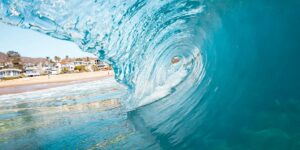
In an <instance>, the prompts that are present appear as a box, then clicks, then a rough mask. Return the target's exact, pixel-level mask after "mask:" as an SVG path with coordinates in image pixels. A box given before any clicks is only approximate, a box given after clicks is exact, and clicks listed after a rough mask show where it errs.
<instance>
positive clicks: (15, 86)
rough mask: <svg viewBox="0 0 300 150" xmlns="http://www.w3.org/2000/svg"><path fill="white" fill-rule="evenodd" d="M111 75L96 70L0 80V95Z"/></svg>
mask: <svg viewBox="0 0 300 150" xmlns="http://www.w3.org/2000/svg"><path fill="white" fill-rule="evenodd" d="M113 75H114V74H113V71H97V72H84V73H73V74H61V75H50V76H49V77H48V76H38V77H29V78H21V79H15V80H9V81H0V95H4V94H14V93H23V92H29V91H36V90H41V89H48V88H53V87H59V86H64V85H70V84H76V83H84V82H91V81H96V80H99V79H101V78H104V77H112V76H113Z"/></svg>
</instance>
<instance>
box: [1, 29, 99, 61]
mask: <svg viewBox="0 0 300 150" xmlns="http://www.w3.org/2000/svg"><path fill="white" fill-rule="evenodd" d="M9 50H14V51H17V52H19V53H20V54H21V55H22V56H29V57H47V56H49V57H54V56H59V57H62V58H64V57H65V56H66V55H68V56H69V57H87V56H89V57H95V56H94V55H92V54H90V53H87V52H82V51H81V50H80V49H79V48H78V46H76V45H75V44H74V43H72V42H67V41H63V40H58V39H55V38H52V37H50V36H47V35H44V34H42V33H38V32H36V31H33V30H27V29H22V28H19V27H14V26H9V25H6V24H3V23H0V52H7V51H9Z"/></svg>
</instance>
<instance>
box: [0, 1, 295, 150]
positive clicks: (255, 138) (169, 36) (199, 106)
mask: <svg viewBox="0 0 300 150" xmlns="http://www.w3.org/2000/svg"><path fill="white" fill-rule="evenodd" d="M299 7H300V1H297V0H288V1H284V2H283V1H277V0H274V1H268V0H252V1H244V0H165V1H162V0H151V1H147V0H128V1H110V0H85V1H80V0H1V1H0V21H1V22H3V23H6V24H9V25H14V26H19V27H22V28H25V29H31V30H35V31H38V32H41V33H43V34H47V35H49V36H51V37H54V38H58V39H61V40H67V41H70V42H74V43H76V44H77V45H78V46H79V47H80V48H81V49H82V50H83V51H87V52H90V53H93V54H95V55H96V56H98V57H99V58H100V59H101V60H102V61H105V62H107V63H109V64H110V65H112V67H113V69H114V72H115V80H116V81H117V82H118V83H120V84H122V85H124V86H126V96H122V97H121V100H120V102H121V105H122V110H121V112H124V113H126V115H125V116H126V120H127V121H128V122H130V123H129V124H131V125H132V126H131V127H130V128H131V129H132V130H133V131H134V133H135V134H126V137H127V138H126V140H125V141H126V142H124V141H123V143H122V142H121V141H116V142H114V143H110V144H111V147H108V149H115V148H116V149H122V148H124V147H125V148H129V149H204V150H214V149H216V150H217V149H226V150H227V149H228V150H229V149H233V150H238V149H243V150H245V149H249V150H252V149H255V150H258V149H270V150H286V149H295V150H296V149H299V148H300V143H299V141H300V128H299V126H300V119H299V117H298V115H299V114H300V91H299V89H300V79H299V76H300V71H299V65H300V62H299V60H300V59H299V56H300V51H299V49H300V44H299V39H300V37H299V36H300V29H299V26H300V19H299V18H300V10H299V9H298V8H299ZM175 59H176V60H177V61H176V62H175V63H174V60H175ZM91 88H92V87H91ZM91 90H92V89H91ZM111 130H117V129H111ZM99 134H105V133H99ZM107 134H108V135H109V133H107ZM116 143H117V144H116ZM124 143H126V144H124ZM128 143H130V144H128ZM114 145H115V146H114ZM128 145H130V146H129V147H126V146H128ZM132 145H134V146H132Z"/></svg>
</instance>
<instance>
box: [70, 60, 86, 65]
mask: <svg viewBox="0 0 300 150" xmlns="http://www.w3.org/2000/svg"><path fill="white" fill-rule="evenodd" d="M73 64H74V66H86V65H87V63H86V62H85V61H82V60H76V61H74V62H73Z"/></svg>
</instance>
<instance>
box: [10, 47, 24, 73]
mask: <svg viewBox="0 0 300 150" xmlns="http://www.w3.org/2000/svg"><path fill="white" fill-rule="evenodd" d="M6 55H7V56H8V59H9V61H11V62H12V64H13V66H14V67H15V68H18V69H23V65H22V62H21V55H20V54H19V53H18V52H16V51H8V52H7V53H6Z"/></svg>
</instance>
